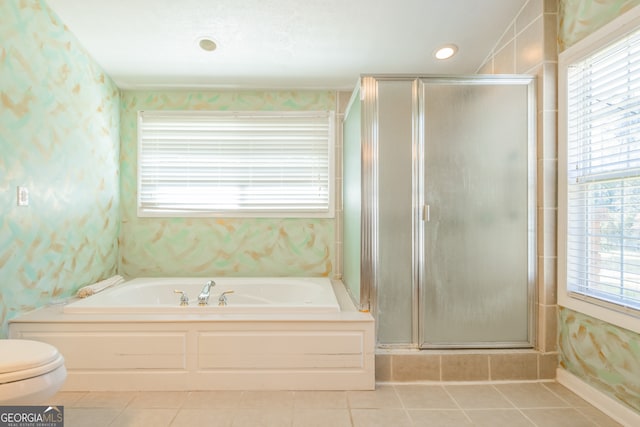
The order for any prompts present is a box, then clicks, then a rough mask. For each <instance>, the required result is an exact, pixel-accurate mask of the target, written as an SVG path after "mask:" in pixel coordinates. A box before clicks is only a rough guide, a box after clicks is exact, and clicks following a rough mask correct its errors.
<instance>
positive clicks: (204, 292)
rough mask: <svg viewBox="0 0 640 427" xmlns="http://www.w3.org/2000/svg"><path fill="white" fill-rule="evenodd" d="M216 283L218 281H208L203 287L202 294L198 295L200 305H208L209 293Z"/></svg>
mask: <svg viewBox="0 0 640 427" xmlns="http://www.w3.org/2000/svg"><path fill="white" fill-rule="evenodd" d="M215 285H216V282H214V281H213V280H209V281H207V283H205V284H204V286H203V287H202V291H200V295H198V305H207V304H209V295H210V292H211V288H213V287H214V286H215Z"/></svg>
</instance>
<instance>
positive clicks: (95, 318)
mask: <svg viewBox="0 0 640 427" xmlns="http://www.w3.org/2000/svg"><path fill="white" fill-rule="evenodd" d="M210 279H211V278H196V279H193V278H154V279H149V278H137V279H133V280H130V281H128V282H125V283H122V284H120V285H117V286H114V287H112V288H109V289H107V290H105V291H103V292H100V293H98V294H96V295H93V296H90V297H88V298H85V299H82V300H80V299H77V298H72V299H70V300H68V301H65V302H63V303H60V304H52V305H50V306H47V307H42V308H40V309H37V310H35V311H32V312H29V313H25V314H22V315H20V316H17V317H14V318H12V319H11V320H10V321H9V337H10V338H23V339H33V340H38V341H43V342H46V343H49V344H51V345H54V346H55V347H56V348H58V350H59V351H60V353H61V354H62V355H63V356H64V358H65V365H66V368H67V380H66V382H65V384H64V386H63V387H62V390H63V391H167V390H182V391H186V390H373V389H374V388H375V369H374V358H375V330H374V320H373V317H372V316H371V314H369V313H365V312H360V311H358V310H357V309H356V308H355V307H354V305H353V303H352V302H351V299H350V297H349V295H348V293H347V291H346V288H345V286H344V284H343V283H342V282H341V281H337V280H328V279H324V278H322V279H321V278H259V279H253V278H252V279H241V278H222V277H221V278H217V277H214V278H213V279H214V280H215V282H216V286H215V287H213V288H212V289H211V292H210V295H211V296H210V299H209V304H210V305H208V306H199V305H198V304H197V297H198V294H199V293H200V290H201V289H202V286H203V284H204V283H205V282H206V281H207V280H210ZM176 289H177V290H180V291H184V292H185V293H186V294H187V295H188V296H189V301H190V302H189V305H188V306H184V307H183V306H180V304H179V303H180V296H179V294H176V293H174V290H176ZM227 290H233V291H234V292H233V293H231V294H228V295H227V298H228V299H227V301H228V305H227V306H222V307H220V306H218V297H219V295H220V293H221V292H224V291H227Z"/></svg>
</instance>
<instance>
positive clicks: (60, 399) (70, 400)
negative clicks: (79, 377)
mask: <svg viewBox="0 0 640 427" xmlns="http://www.w3.org/2000/svg"><path fill="white" fill-rule="evenodd" d="M85 394H87V392H86V391H60V392H58V393H56V394H55V395H54V396H53V397H51V398H50V399H49V400H48V401H47V405H50V406H74V405H75V404H76V402H77V401H79V400H80V399H82V398H83V397H84V395H85Z"/></svg>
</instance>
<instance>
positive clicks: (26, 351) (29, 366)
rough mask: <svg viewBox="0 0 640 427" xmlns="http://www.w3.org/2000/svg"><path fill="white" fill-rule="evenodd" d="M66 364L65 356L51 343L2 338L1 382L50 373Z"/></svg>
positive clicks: (0, 346) (0, 345)
mask: <svg viewBox="0 0 640 427" xmlns="http://www.w3.org/2000/svg"><path fill="white" fill-rule="evenodd" d="M63 365H64V358H63V357H62V355H61V354H60V353H59V352H58V350H57V349H56V348H55V347H54V346H52V345H49V344H46V343H43V342H39V341H31V340H13V339H10V340H0V384H6V383H10V382H15V381H22V380H25V379H28V378H33V377H37V376H40V375H44V374H46V373H49V372H51V371H53V370H55V369H58V368H59V367H60V366H63Z"/></svg>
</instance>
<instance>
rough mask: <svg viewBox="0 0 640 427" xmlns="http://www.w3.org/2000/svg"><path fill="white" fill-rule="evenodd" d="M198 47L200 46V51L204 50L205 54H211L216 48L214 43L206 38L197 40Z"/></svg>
mask: <svg viewBox="0 0 640 427" xmlns="http://www.w3.org/2000/svg"><path fill="white" fill-rule="evenodd" d="M198 46H200V49H202V50H206V51H207V52H213V51H214V50H216V48H217V47H218V45H217V44H216V42H214V41H213V40H211V39H210V38H208V37H203V38H201V39H200V40H198Z"/></svg>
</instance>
